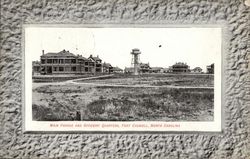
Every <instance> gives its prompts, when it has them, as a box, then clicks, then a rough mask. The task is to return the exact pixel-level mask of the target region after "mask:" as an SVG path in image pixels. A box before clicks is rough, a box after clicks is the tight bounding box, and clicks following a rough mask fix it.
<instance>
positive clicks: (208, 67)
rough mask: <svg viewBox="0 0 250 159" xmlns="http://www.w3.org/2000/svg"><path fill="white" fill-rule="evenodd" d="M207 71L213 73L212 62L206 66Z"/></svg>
mask: <svg viewBox="0 0 250 159" xmlns="http://www.w3.org/2000/svg"><path fill="white" fill-rule="evenodd" d="M207 73H209V74H213V73H214V63H213V64H211V65H208V66H207Z"/></svg>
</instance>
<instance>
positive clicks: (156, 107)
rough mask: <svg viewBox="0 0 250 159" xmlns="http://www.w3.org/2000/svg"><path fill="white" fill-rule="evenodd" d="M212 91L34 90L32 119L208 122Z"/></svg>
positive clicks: (82, 87) (73, 87)
mask: <svg viewBox="0 0 250 159" xmlns="http://www.w3.org/2000/svg"><path fill="white" fill-rule="evenodd" d="M213 99H214V94H213V90H212V89H186V88H185V89H184V88H179V89H176V88H161V87H159V88H124V87H108V86H100V87H94V86H85V85H61V86H60V87H58V86H56V85H48V86H42V87H38V88H36V89H34V90H33V106H32V109H33V119H34V120H43V121H57V120H85V121H208V120H213V103H214V101H213Z"/></svg>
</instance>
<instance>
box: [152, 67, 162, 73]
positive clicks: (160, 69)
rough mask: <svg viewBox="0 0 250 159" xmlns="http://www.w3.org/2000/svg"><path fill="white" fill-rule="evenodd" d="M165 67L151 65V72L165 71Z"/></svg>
mask: <svg viewBox="0 0 250 159" xmlns="http://www.w3.org/2000/svg"><path fill="white" fill-rule="evenodd" d="M163 71H164V70H163V68H162V67H151V69H150V72H151V73H163Z"/></svg>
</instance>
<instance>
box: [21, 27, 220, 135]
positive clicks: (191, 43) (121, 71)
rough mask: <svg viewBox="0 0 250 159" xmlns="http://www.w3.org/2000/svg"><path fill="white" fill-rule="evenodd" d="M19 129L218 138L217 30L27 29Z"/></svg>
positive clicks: (218, 59) (141, 28)
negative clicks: (205, 134)
mask: <svg viewBox="0 0 250 159" xmlns="http://www.w3.org/2000/svg"><path fill="white" fill-rule="evenodd" d="M23 35H24V49H23V50H24V64H23V66H24V76H25V80H24V109H23V110H24V113H23V114H24V130H25V131H39V132H49V131H56V132H60V131H62V132H65V131H66V132H79V131H82V132H96V131H97V132H117V131H118V132H138V131H139V132H140V131H142V132H143V131H145V132H176V131H177V132H179V131H181V132H182V131H184V132H186V131H201V132H202V131H204V132H220V131H221V129H222V122H221V113H222V84H221V83H222V67H223V65H222V60H223V58H222V53H223V46H222V40H223V34H222V27H220V26H204V25H203V26H192V25H190V26H182V25H178V26H171V25H161V26H159V25H150V26H147V25H146V26H141V25H128V26H116V25H107V26H98V25H94V26H93V25H26V26H25V27H24V34H23Z"/></svg>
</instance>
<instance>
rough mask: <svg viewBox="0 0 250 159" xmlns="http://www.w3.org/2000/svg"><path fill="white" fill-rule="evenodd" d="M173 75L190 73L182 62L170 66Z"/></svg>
mask: <svg viewBox="0 0 250 159" xmlns="http://www.w3.org/2000/svg"><path fill="white" fill-rule="evenodd" d="M172 72H173V73H187V72H190V67H189V66H188V65H187V64H186V63H183V62H177V63H175V64H174V65H173V66H172Z"/></svg>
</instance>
